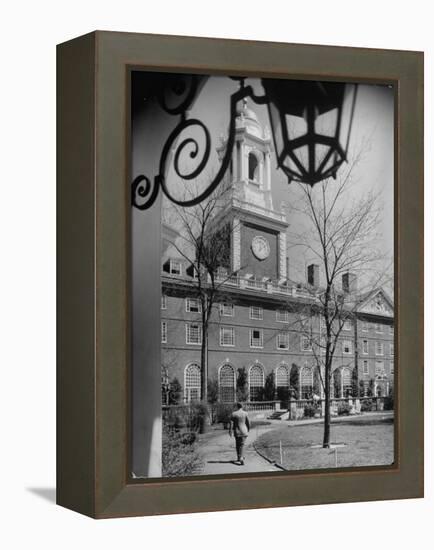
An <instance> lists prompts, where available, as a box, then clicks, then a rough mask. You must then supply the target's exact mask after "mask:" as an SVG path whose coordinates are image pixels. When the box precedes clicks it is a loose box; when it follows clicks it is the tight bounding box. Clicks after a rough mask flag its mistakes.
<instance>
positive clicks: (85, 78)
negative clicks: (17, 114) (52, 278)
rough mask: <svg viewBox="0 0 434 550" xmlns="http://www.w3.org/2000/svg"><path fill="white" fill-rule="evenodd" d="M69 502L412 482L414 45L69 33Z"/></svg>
mask: <svg viewBox="0 0 434 550" xmlns="http://www.w3.org/2000/svg"><path fill="white" fill-rule="evenodd" d="M58 161H59V162H58V212H59V223H58V242H59V260H58V267H59V272H58V281H59V294H58V295H59V317H58V318H59V327H58V344H59V345H58V350H59V351H58V498H57V500H58V503H59V504H60V505H62V506H65V507H67V508H71V509H73V510H76V511H78V512H81V513H84V514H87V515H89V516H92V517H96V518H104V517H119V516H130V515H151V514H169V513H181V512H197V511H213V510H230V509H241V508H260V507H273V506H290V505H301V504H320V503H333V502H354V501H366V500H379V499H397V498H413V497H421V496H423V306H422V299H423V237H422V235H423V219H422V214H423V170H422V166H423V54H421V53H420V52H403V51H391V50H369V49H357V48H337V47H325V46H307V45H295V44H277V43H266V42H248V41H235V40H216V39H205V38H190V37H187V38H181V37H174V36H158V35H142V34H130V33H112V32H95V33H92V34H89V35H86V36H83V37H80V38H77V39H74V40H72V41H69V42H66V43H64V44H61V45H60V46H59V47H58Z"/></svg>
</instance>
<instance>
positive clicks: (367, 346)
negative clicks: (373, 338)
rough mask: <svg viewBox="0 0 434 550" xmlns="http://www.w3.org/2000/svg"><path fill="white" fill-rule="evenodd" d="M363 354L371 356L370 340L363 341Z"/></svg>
mask: <svg viewBox="0 0 434 550" xmlns="http://www.w3.org/2000/svg"><path fill="white" fill-rule="evenodd" d="M365 342H366V351H365ZM362 354H363V355H369V340H362Z"/></svg>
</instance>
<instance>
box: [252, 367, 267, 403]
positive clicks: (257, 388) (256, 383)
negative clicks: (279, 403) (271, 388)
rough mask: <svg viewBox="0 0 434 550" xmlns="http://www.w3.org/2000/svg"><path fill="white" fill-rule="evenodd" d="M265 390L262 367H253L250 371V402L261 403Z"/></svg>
mask: <svg viewBox="0 0 434 550" xmlns="http://www.w3.org/2000/svg"><path fill="white" fill-rule="evenodd" d="M263 388H264V371H263V369H262V367H261V365H253V367H251V368H250V371H249V400H250V401H259V400H260V399H261V397H262V393H263Z"/></svg>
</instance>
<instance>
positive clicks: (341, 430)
mask: <svg viewBox="0 0 434 550" xmlns="http://www.w3.org/2000/svg"><path fill="white" fill-rule="evenodd" d="M323 430H324V428H323V424H311V425H304V426H292V427H288V426H285V427H282V428H278V429H276V430H271V431H269V432H267V433H265V434H263V435H262V436H260V437H259V438H258V439H257V441H256V443H255V447H256V448H257V450H258V451H259V452H260V453H261V454H263V455H264V456H266V457H267V458H268V459H270V460H271V461H273V462H278V463H280V462H281V460H280V442H281V444H282V458H283V460H282V462H283V464H282V466H283V467H284V468H286V469H287V470H309V469H316V468H335V467H336V458H337V467H338V468H345V467H354V466H379V465H386V464H392V463H393V418H390V417H389V418H380V417H379V418H367V419H364V418H363V417H361V418H354V420H349V421H346V422H339V423H338V422H336V423H333V422H332V426H331V437H330V442H331V444H332V445H333V444H335V445H342V444H343V445H344V446H343V447H339V448H337V450H336V451H335V450H334V449H323V448H312V445H319V444H322V437H323ZM335 453H336V454H337V456H336V454H335Z"/></svg>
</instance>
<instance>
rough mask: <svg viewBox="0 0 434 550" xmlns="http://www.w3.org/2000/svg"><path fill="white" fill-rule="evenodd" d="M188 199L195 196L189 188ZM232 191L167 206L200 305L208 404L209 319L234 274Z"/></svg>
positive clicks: (226, 296)
mask: <svg viewBox="0 0 434 550" xmlns="http://www.w3.org/2000/svg"><path fill="white" fill-rule="evenodd" d="M188 193H189V195H191V196H194V194H197V189H196V186H193V187H190V188H189V189H188ZM230 198H231V188H230V186H229V185H227V184H226V183H222V184H221V185H220V186H219V187H218V188H217V190H216V191H215V192H214V193H213V194H212V195H211V196H210V197H209V198H207V199H206V200H204V201H202V202H201V203H199V204H197V205H195V206H192V207H188V208H184V207H180V206H177V205H175V204H173V203H172V204H167V205H166V206H165V208H164V216H165V219H166V221H167V222H168V223H169V224H170V225H171V226H174V227H176V229H177V232H178V238H177V239H175V241H174V242H173V243H172V244H173V246H174V248H175V249H176V251H177V252H178V253H179V254H180V256H182V258H183V259H184V260H185V261H186V263H187V264H188V265H189V269H190V274H191V275H192V279H191V283H192V289H191V295H192V296H193V297H195V298H196V299H197V300H198V301H199V303H200V314H201V336H202V338H201V354H200V366H201V397H202V400H204V401H205V402H206V401H207V397H208V396H207V393H208V334H209V325H210V319H211V315H212V312H213V309H214V306H215V304H216V303H217V302H219V303H220V302H222V301H229V300H230V294H229V293H228V292H225V291H224V288H223V287H224V286H225V284H226V283H227V282H228V281H229V280H230V278H231V277H234V276H236V272H233V271H231V258H230V249H231V238H232V234H233V232H234V231H235V229H236V224H237V223H238V222H236V220H235V219H234V218H233V217H232V216H231V215H230V209H229V208H228V207H229V205H230Z"/></svg>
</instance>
